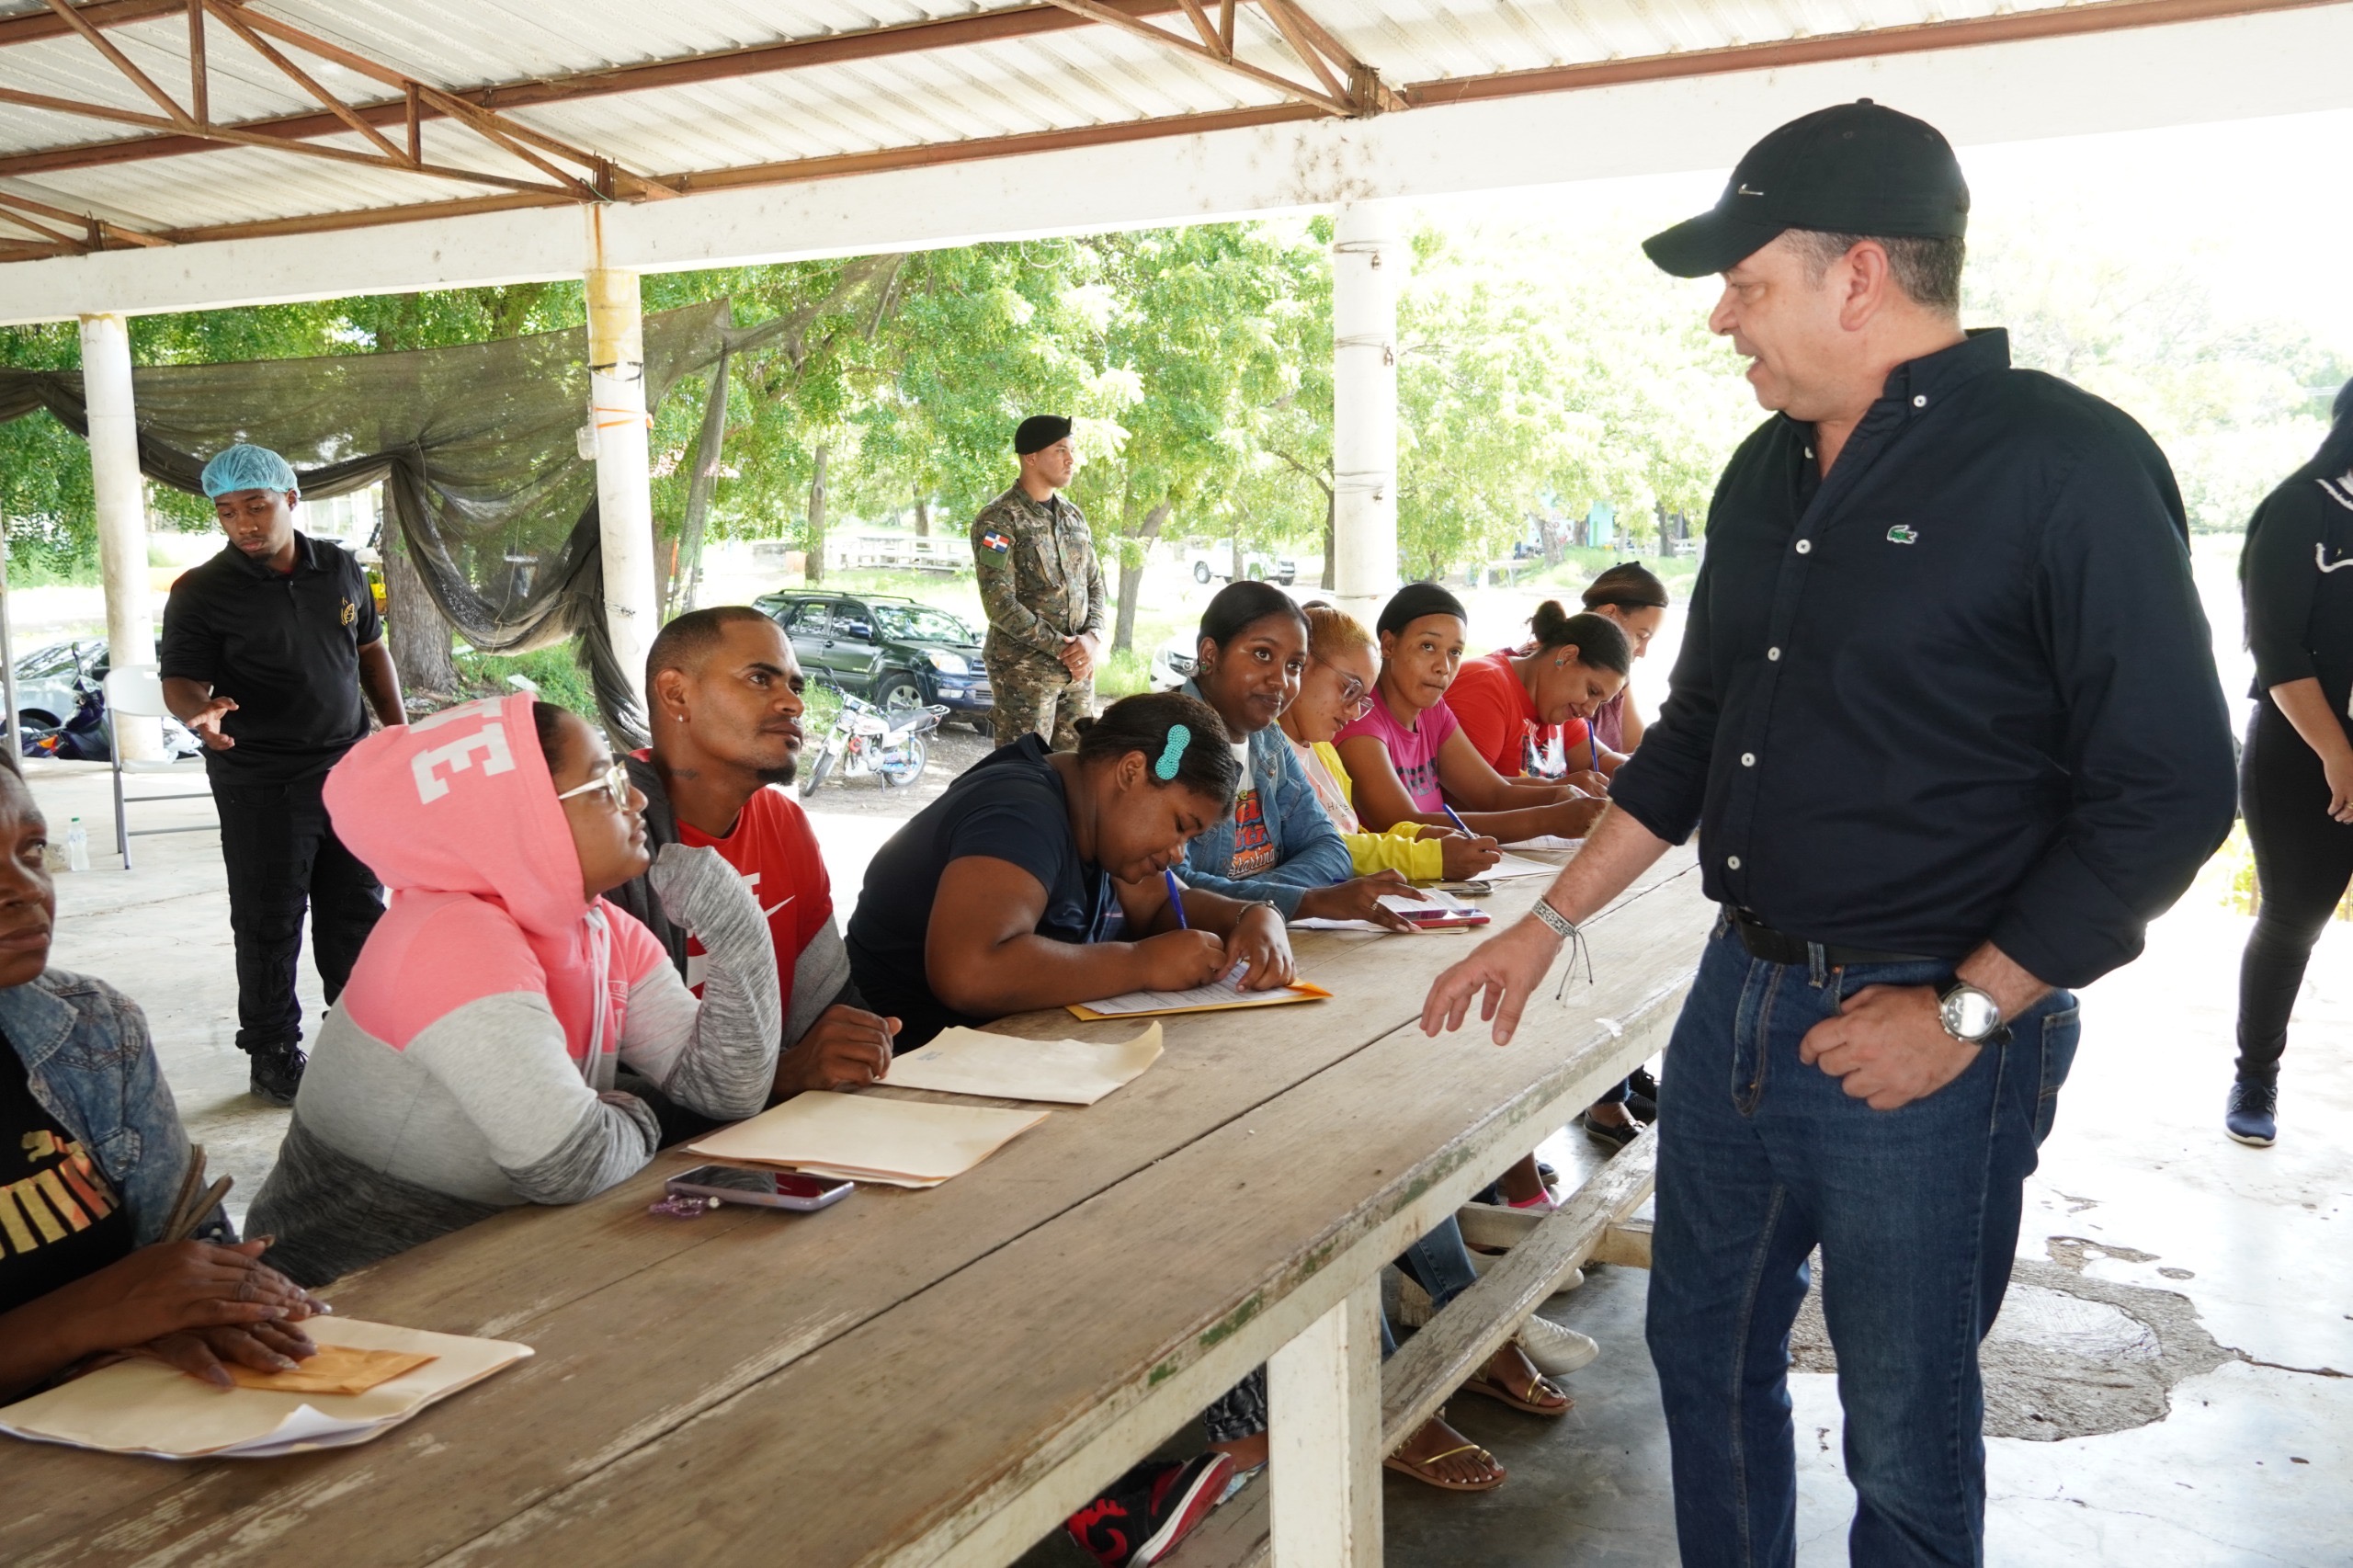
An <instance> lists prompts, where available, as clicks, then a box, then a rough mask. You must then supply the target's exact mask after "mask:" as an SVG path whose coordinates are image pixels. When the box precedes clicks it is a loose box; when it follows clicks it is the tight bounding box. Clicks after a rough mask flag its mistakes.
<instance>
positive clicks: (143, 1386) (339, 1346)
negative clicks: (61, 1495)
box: [0, 1317, 531, 1460]
mask: <svg viewBox="0 0 2353 1568" xmlns="http://www.w3.org/2000/svg"><path fill="white" fill-rule="evenodd" d="M302 1329H303V1332H304V1333H306V1334H308V1335H310V1336H311V1338H312V1339H313V1340H314V1341H316V1342H317V1344H318V1345H319V1346H320V1350H319V1354H318V1355H317V1356H315V1357H313V1358H311V1359H310V1360H307V1361H305V1362H303V1363H302V1364H301V1368H300V1369H298V1370H296V1371H293V1372H278V1373H253V1374H245V1376H244V1377H241V1378H240V1380H239V1381H241V1382H243V1383H245V1384H246V1386H243V1387H239V1388H233V1389H226V1390H224V1389H219V1388H215V1387H214V1386H212V1385H211V1384H210V1383H205V1382H199V1381H197V1380H196V1379H194V1378H191V1377H189V1376H188V1374H187V1373H185V1372H179V1371H175V1370H173V1369H171V1368H169V1367H166V1366H165V1365H164V1364H163V1363H162V1362H161V1361H156V1360H152V1359H150V1358H146V1357H143V1356H138V1357H132V1358H131V1359H129V1360H124V1361H117V1362H114V1363H112V1364H111V1365H109V1366H105V1367H101V1368H99V1369H97V1371H95V1372H92V1373H91V1374H90V1375H89V1376H87V1377H84V1378H76V1379H74V1381H72V1382H70V1383H65V1384H63V1385H61V1386H60V1387H57V1388H53V1389H51V1390H49V1391H48V1392H45V1393H37V1394H35V1395H33V1397H32V1398H30V1399H27V1400H19V1401H18V1402H17V1403H15V1404H12V1405H9V1406H7V1407H6V1409H0V1432H10V1433H13V1434H15V1435H16V1436H17V1437H30V1438H32V1439H34V1440H35V1441H37V1442H44V1443H66V1444H70V1445H72V1446H74V1447H75V1448H83V1449H103V1450H105V1451H107V1452H108V1453H118V1454H149V1455H153V1457H155V1458H157V1459H167V1460H193V1459H216V1458H217V1459H266V1458H268V1457H270V1456H272V1455H275V1454H291V1453H301V1452H302V1451H304V1450H305V1449H335V1448H343V1447H345V1446H347V1445H349V1444H352V1443H364V1442H366V1441H367V1440H368V1439H369V1438H370V1437H376V1436H378V1435H379V1434H381V1433H383V1432H387V1431H389V1430H391V1429H392V1427H394V1426H399V1425H400V1424H401V1423H402V1422H404V1421H405V1420H407V1419H408V1418H409V1417H410V1416H412V1415H415V1414H416V1413H417V1412H418V1411H420V1410H423V1409H424V1408H425V1407H426V1405H428V1404H431V1403H433V1402H434V1401H436V1400H439V1399H446V1398H448V1397H449V1395H450V1394H453V1393H455V1392H458V1391H459V1390H460V1389H462V1388H464V1387H466V1386H467V1385H469V1384H471V1383H476V1382H480V1381H482V1380H483V1379H484V1378H486V1377H488V1376H490V1375H491V1374H492V1373H493V1372H495V1371H497V1370H499V1369H501V1368H504V1367H507V1366H511V1365H513V1364H514V1363H515V1362H517V1361H519V1360H521V1359H522V1358H524V1357H526V1356H529V1354H530V1353H531V1347H530V1346H528V1345H513V1344H509V1343H507V1342H506V1341H505V1340H499V1339H472V1338H469V1337H467V1336H466V1335H456V1334H428V1333H426V1332H425V1331H424V1330H422V1329H414V1328H396V1327H394V1326H392V1324H381V1323H364V1322H360V1321H358V1320H357V1319H352V1318H335V1317H324V1318H312V1319H311V1320H309V1321H308V1322H306V1323H305V1324H302ZM403 1363H406V1367H405V1369H399V1370H394V1369H395V1368H399V1367H400V1366H401V1365H402V1364H403ZM239 1370H240V1371H242V1369H239ZM387 1371H391V1372H392V1375H391V1376H389V1377H384V1376H381V1374H383V1373H385V1372H387ZM232 1375H237V1374H236V1373H233V1374H232ZM248 1379H250V1380H251V1381H247V1380H248ZM343 1387H358V1388H360V1390H361V1392H356V1393H342V1392H334V1391H335V1389H336V1388H343Z"/></svg>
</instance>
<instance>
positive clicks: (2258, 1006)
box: [2222, 381, 2353, 1148]
mask: <svg viewBox="0 0 2353 1568" xmlns="http://www.w3.org/2000/svg"><path fill="white" fill-rule="evenodd" d="M2239 584H2240V589H2241V592H2242V593H2243V594H2244V595H2245V603H2246V636H2247V646H2248V648H2249V649H2250V650H2252V651H2253V653H2254V654H2255V690H2254V692H2253V693H2252V695H2253V696H2254V697H2255V699H2256V710H2255V718H2254V719H2253V721H2252V722H2249V724H2248V725H2247V732H2246V750H2245V756H2243V758H2242V760H2241V762H2240V770H2239V797H2240V804H2241V809H2242V810H2243V811H2244V812H2245V816H2246V833H2247V837H2248V839H2249V840H2250V841H2252V843H2253V844H2254V846H2255V878H2256V888H2257V890H2258V891H2259V892H2260V894H2261V896H2262V903H2261V905H2260V907H2259V908H2258V910H2257V912H2256V919H2255V934H2254V935H2253V936H2251V937H2248V938H2247V944H2246V954H2245V958H2244V959H2242V960H2240V965H2239V1056H2238V1077H2237V1081H2236V1082H2235V1083H2234V1084H2233V1085H2231V1096H2230V1101H2229V1104H2228V1106H2227V1107H2226V1108H2225V1109H2224V1112H2223V1116H2222V1126H2223V1129H2224V1130H2225V1131H2228V1132H2229V1133H2230V1135H2231V1136H2232V1137H2233V1138H2235V1139H2237V1140H2238V1141H2239V1142H2242V1143H2251V1144H2254V1145H2255V1146H2256V1147H2258V1148H2265V1147H2268V1146H2269V1145H2270V1143H2271V1142H2272V1141H2273V1140H2274V1139H2275V1138H2277V1137H2278V1136H2279V1127H2278V1110H2279V1057H2280V1054H2281V1052H2283V1051H2286V1049H2287V1046H2288V1015H2289V1013H2290V1011H2292V1010H2293V1008H2294V1007H2295V1005H2296V992H2297V989H2298V988H2299V987H2300V986H2302V984H2303V981H2304V965H2305V963H2306V962H2307V961H2308V960H2310V959H2311V957H2312V951H2313V943H2314V942H2315V941H2317V940H2318V939H2319V937H2320V933H2321V927H2322V926H2323V925H2324V924H2325V923H2326V921H2327V919H2328V916H2329V913H2330V912H2331V911H2332V910H2334V909H2335V908H2336V905H2337V903H2338V902H2339V901H2340V900H2342V899H2343V898H2344V897H2345V893H2346V889H2347V886H2348V884H2353V381H2347V383H2346V384H2345V386H2344V387H2343V388H2342V389H2341V390H2339V391H2338V392H2337V394H2336V407H2335V409H2334V411H2333V416H2332V424H2331V426H2330V429H2329V434H2328V438H2327V439H2326V440H2325V441H2323V442H2322V443H2321V448H2320V451H2319V452H2318V453H2317V454H2316V455H2315V456H2314V457H2313V460H2312V461H2310V462H2308V463H2306V464H2305V465H2304V466H2303V467H2302V468H2301V469H2298V470H2297V471H2296V472H2295V473H2294V474H2292V475H2290V477H2289V479H2288V481H2287V483H2283V484H2281V485H2280V486H2279V489H2277V490H2275V491H2273V492H2272V493H2271V494H2270V495H2269V496H2268V497H2266V498H2265V500H2264V503H2263V505H2262V506H2258V507H2256V513H2255V518H2254V520H2253V521H2252V522H2251V523H2249V524H2248V525H2247V533H2246V546H2245V552H2244V553H2243V554H2242V555H2241V556H2240V557H2239Z"/></svg>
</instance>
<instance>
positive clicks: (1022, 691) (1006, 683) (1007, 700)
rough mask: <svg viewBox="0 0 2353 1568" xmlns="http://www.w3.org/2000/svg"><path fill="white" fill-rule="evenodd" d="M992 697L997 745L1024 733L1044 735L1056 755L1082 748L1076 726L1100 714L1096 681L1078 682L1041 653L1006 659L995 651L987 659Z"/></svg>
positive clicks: (1006, 655) (1018, 737) (1012, 656)
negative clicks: (1096, 709) (1097, 707)
mask: <svg viewBox="0 0 2353 1568" xmlns="http://www.w3.org/2000/svg"><path fill="white" fill-rule="evenodd" d="M985 662H986V664H987V665H988V671H989V691H990V693H991V694H992V696H993V698H994V699H995V704H996V718H995V731H996V744H999V745H1006V744H1011V743H1012V742H1014V741H1017V740H1019V739H1020V738H1021V737H1022V736H1023V735H1024V734H1025V733H1028V734H1038V735H1043V736H1044V737H1045V738H1046V744H1047V745H1048V747H1050V748H1051V749H1052V750H1054V751H1075V750H1076V749H1077V748H1078V730H1077V728H1076V724H1077V722H1078V721H1079V720H1081V719H1086V718H1092V717H1093V716H1094V713H1095V677H1094V676H1088V677H1086V679H1085V680H1073V679H1071V678H1070V672H1069V671H1068V670H1066V669H1064V668H1063V666H1062V664H1061V662H1060V661H1059V660H1055V659H1050V658H1047V657H1046V656H1045V655H1043V654H1042V653H1026V652H1025V653H1012V654H1006V653H1000V652H998V651H996V650H995V649H991V650H990V651H989V653H988V657H987V659H986V661H985Z"/></svg>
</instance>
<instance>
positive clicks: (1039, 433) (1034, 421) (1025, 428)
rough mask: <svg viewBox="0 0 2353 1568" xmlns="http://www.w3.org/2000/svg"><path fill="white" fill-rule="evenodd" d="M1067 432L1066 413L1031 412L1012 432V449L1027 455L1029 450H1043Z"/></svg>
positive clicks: (1067, 416) (1067, 419)
mask: <svg viewBox="0 0 2353 1568" xmlns="http://www.w3.org/2000/svg"><path fill="white" fill-rule="evenodd" d="M1069 434H1070V416H1069V415H1066V414H1033V415H1030V416H1029V418H1027V419H1025V420H1023V421H1022V422H1021V424H1020V426H1019V427H1018V428H1017V429H1016V430H1015V431H1014V432H1013V449H1014V450H1015V451H1017V452H1019V453H1020V454H1021V455H1022V456H1023V457H1028V456H1029V454H1030V453H1031V452H1042V451H1044V450H1045V449H1047V448H1048V447H1051V446H1052V445H1053V444H1054V443H1055V442H1056V441H1059V440H1061V439H1062V438H1063V437H1064V436H1067V435H1069Z"/></svg>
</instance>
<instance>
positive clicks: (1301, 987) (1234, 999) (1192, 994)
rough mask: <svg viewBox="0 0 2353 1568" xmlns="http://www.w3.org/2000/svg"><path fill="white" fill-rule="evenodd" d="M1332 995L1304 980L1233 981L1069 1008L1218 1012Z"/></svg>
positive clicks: (1118, 1013)
mask: <svg viewBox="0 0 2353 1568" xmlns="http://www.w3.org/2000/svg"><path fill="white" fill-rule="evenodd" d="M1330 995H1331V993H1330V992H1329V991H1326V990H1324V988H1323V987H1322V986H1320V985H1310V984H1309V983H1307V982H1305V981H1303V980H1302V981H1301V982H1299V983H1297V984H1295V985H1280V986H1277V987H1276V988H1275V989H1273V990H1271V991H1245V990H1243V989H1242V987H1241V986H1239V985H1237V984H1235V983H1233V981H1232V980H1230V979H1229V980H1220V981H1214V982H1212V983H1210V984H1208V985H1196V986H1194V987H1193V988H1192V989H1191V990H1190V991H1131V992H1129V993H1128V994H1126V995H1124V996H1108V997H1106V998H1104V999H1103V1000H1102V1001H1100V1002H1073V1003H1072V1004H1071V1005H1070V1010H1071V1011H1072V1012H1074V1013H1076V1014H1077V1015H1078V1016H1079V1017H1082V1018H1087V1019H1094V1018H1141V1017H1147V1016H1149V1015H1151V1014H1154V1013H1215V1012H1220V1011H1222V1010H1223V1009H1225V1008H1228V1007H1280V1006H1287V1005H1289V1004H1290V1003H1293V1002H1321V1001H1323V1000H1324V998H1326V997H1328V996H1330Z"/></svg>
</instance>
